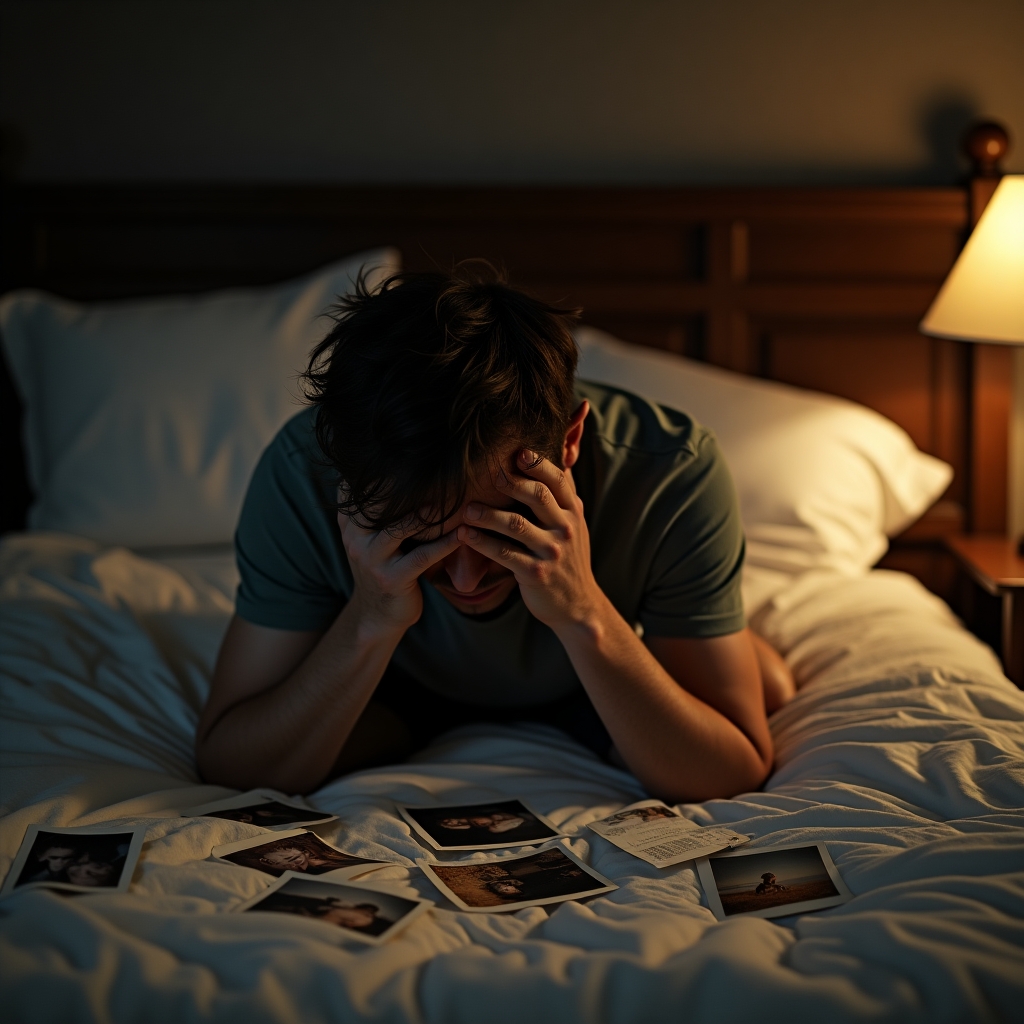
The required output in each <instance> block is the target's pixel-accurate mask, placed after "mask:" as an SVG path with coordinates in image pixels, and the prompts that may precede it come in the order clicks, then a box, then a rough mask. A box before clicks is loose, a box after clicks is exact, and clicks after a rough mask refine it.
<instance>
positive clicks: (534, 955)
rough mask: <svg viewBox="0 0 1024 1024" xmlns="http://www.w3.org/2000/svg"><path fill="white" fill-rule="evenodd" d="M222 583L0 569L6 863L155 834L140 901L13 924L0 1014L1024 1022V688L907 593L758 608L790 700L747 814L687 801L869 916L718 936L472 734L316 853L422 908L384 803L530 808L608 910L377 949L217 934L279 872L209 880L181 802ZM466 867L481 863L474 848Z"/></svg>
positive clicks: (385, 775) (487, 734)
mask: <svg viewBox="0 0 1024 1024" xmlns="http://www.w3.org/2000/svg"><path fill="white" fill-rule="evenodd" d="M231 584H232V576H231V571H230V567H229V562H227V561H226V560H225V559H224V558H219V559H217V558H214V559H210V558H206V559H202V558H198V559H193V560H188V559H185V560H177V561H175V562H173V563H165V564H158V563H156V562H152V561H146V560H144V559H141V558H138V557H136V556H134V555H131V554H129V553H128V552H126V551H123V550H102V549H100V548H98V547H96V546H95V545H92V544H91V543H89V542H86V541H81V540H76V539H74V538H68V537H61V536H56V535H37V536H29V537H20V538H12V539H8V540H7V541H6V542H5V543H4V544H3V546H2V547H0V595H2V605H0V612H2V628H0V670H2V673H3V675H2V690H0V701H2V704H0V713H2V721H3V735H2V750H3V762H2V765H0V767H2V779H3V785H2V803H3V814H4V817H3V818H2V820H0V872H4V873H5V872H6V870H7V868H8V867H9V866H10V863H11V861H12V859H13V857H14V854H15V852H16V850H17V848H18V845H19V844H20V842H21V839H22V837H23V835H24V831H25V828H26V826H27V825H28V824H30V823H46V824H51V825H75V824H87V823H96V822H106V821H109V822H118V823H121V822H140V821H141V822H144V823H145V824H147V825H148V828H149V831H148V841H147V844H146V846H145V848H144V852H143V857H142V860H141V862H140V865H139V868H138V869H137V873H136V876H135V879H134V884H133V887H132V890H131V892H129V893H126V894H120V895H117V894H115V895H103V894H95V895H91V894H90V895H88V896H83V897H74V898H68V897H63V896H59V895H56V894H54V893H49V892H43V891H38V890H37V891H28V892H26V891H23V892H20V893H15V894H14V895H12V896H11V897H8V898H7V899H6V900H4V901H3V902H2V903H0V971H2V977H0V998H2V1005H3V1007H4V1010H5V1017H6V1019H8V1020H12V1021H13V1020H26V1021H28V1020H31V1021H62V1022H63V1021H77V1020H82V1021H85V1020H89V1021H92V1020H97V1021H108V1020H109V1021H115V1022H121V1021H141V1020H146V1021H182V1022H184V1021H205V1020H217V1021H235V1020H238V1021H246V1022H263V1021H267V1022H286V1021H303V1022H318V1021H328V1020H330V1021H339V1020H344V1021H349V1020H364V1019H365V1020H381V1021H395V1022H409V1024H412V1022H417V1024H418V1022H438V1024H440V1022H445V1024H447V1022H457V1021H467V1022H477V1021H482V1020H487V1021H509V1022H513V1021H514V1022H516V1024H521V1022H522V1021H530V1020H537V1021H548V1020H551V1021H559V1022H574V1021H609V1022H620V1021H621V1022H625V1021H645V1022H646V1021H660V1020H670V1019H671V1020H682V1019H686V1020H694V1021H736V1020H741V1019H743V1018H744V1017H745V1016H749V1017H750V1018H751V1019H756V1020H757V1021H758V1022H761V1021H775V1020H779V1021H781V1020H786V1021H793V1020H810V1019H815V1020H819V1019H820V1020H826V1021H846V1020H851V1021H853V1020H857V1021H861V1020H872V1021H881V1020H899V1021H918V1020H921V1021H954V1020H1001V1019H1005V1020H1011V1019H1016V1020H1020V1019H1024V811H1022V808H1024V695H1022V694H1021V693H1020V692H1019V691H1018V690H1017V689H1016V688H1015V687H1013V686H1012V685H1011V684H1010V683H1009V682H1008V681H1007V680H1006V679H1005V678H1004V677H1003V676H1002V674H1001V673H1000V671H999V667H998V664H997V663H996V661H995V659H994V658H993V656H992V655H991V653H990V652H989V651H988V650H987V648H985V647H983V646H982V645H980V644H979V643H977V642H976V641H975V640H974V639H973V638H972V637H970V636H969V635H968V634H966V633H965V632H964V631H963V630H961V629H960V628H959V626H958V625H957V624H956V622H955V620H953V618H952V616H951V615H950V614H949V612H948V610H946V608H945V606H944V605H942V604H941V602H939V601H937V600H936V599H934V598H933V597H931V596H930V595H928V594H927V593H926V592H925V591H924V590H923V589H922V588H921V587H920V586H918V584H917V583H916V582H915V581H913V580H911V579H910V578H908V577H905V576H902V575H899V574H896V573H887V572H873V573H870V574H868V575H866V576H864V577H861V578H855V579H843V578H838V577H829V576H809V577H805V578H803V579H802V580H800V581H798V582H797V583H796V584H795V585H794V586H792V587H791V588H789V589H788V590H787V591H786V592H785V593H783V594H782V595H780V596H779V597H777V598H776V599H775V600H774V601H773V602H772V603H771V604H770V605H768V606H767V607H766V608H764V609H762V610H761V612H759V613H758V615H757V617H756V621H755V625H756V627H757V628H758V629H759V630H760V631H761V632H762V633H763V634H764V635H766V636H767V637H768V638H769V639H770V640H771V641H772V642H773V643H774V644H775V645H776V646H778V647H779V648H780V649H781V650H782V651H784V652H785V653H786V655H787V657H788V659H789V661H790V664H791V665H793V667H794V670H795V672H796V674H797V676H798V678H799V681H800V682H801V684H802V689H801V692H800V694H799V695H798V697H797V698H796V700H794V701H793V702H792V703H791V704H790V705H789V706H788V707H786V708H785V709H783V711H781V712H780V713H779V714H777V715H776V716H774V718H773V720H772V730H773V734H774V736H775V741H776V745H777V753H778V762H777V769H776V771H775V773H774V774H773V776H772V777H771V779H770V780H769V782H768V783H767V785H766V786H765V788H764V791H763V792H758V793H751V794H746V795H744V796H741V797H738V798H736V799H733V800H713V801H709V802H707V803H704V804H699V805H684V806H683V808H682V809H683V811H684V813H686V814H687V815H688V816H690V817H691V818H693V819H694V820H696V821H698V822H700V823H702V824H706V823H712V822H723V823H726V822H727V823H729V824H731V825H733V826H734V827H737V828H739V829H740V830H741V831H744V832H747V833H750V834H752V835H753V836H755V839H754V841H753V843H752V845H753V846H771V845H781V844H783V843H791V842H794V841H799V840H807V841H811V840H819V839H820V840H824V841H825V842H826V843H827V844H828V849H829V851H830V853H831V854H832V857H833V859H834V860H835V862H836V864H837V866H838V868H839V870H840V872H841V873H842V875H843V878H844V879H845V880H846V882H847V884H848V885H849V887H850V889H851V890H852V891H853V892H854V893H855V895H856V898H855V899H854V900H853V901H852V902H850V903H848V904H847V905H845V906H842V907H838V908H834V909H832V910H829V911H825V912H821V913H817V914H810V915H806V916H804V917H800V918H796V919H784V920H783V921H782V922H781V923H780V922H770V921H765V920H759V919H738V920H733V921H729V922H727V923H724V924H719V923H716V922H715V921H714V919H713V917H712V915H711V913H710V911H708V910H707V907H706V900H704V901H702V893H701V889H700V885H699V882H698V880H697V878H696V875H695V872H694V871H693V869H692V865H683V866H682V867H680V868H678V869H675V870H673V869H669V870H665V871H659V870H657V869H655V868H652V867H649V866H648V865H646V864H644V863H642V862H641V861H638V860H636V859H634V858H631V857H629V856H628V855H627V854H625V853H623V852H622V851H620V850H618V849H616V848H615V847H613V846H611V845H610V844H608V843H606V842H605V841H603V840H601V839H599V838H597V837H596V836H594V835H592V834H591V833H589V832H586V830H584V829H582V826H583V825H584V824H585V823H586V822H587V821H588V820H592V819H593V818H595V817H598V816H601V815H604V814H606V813H608V812H610V811H612V810H614V809H615V808H616V807H618V806H621V805H622V804H624V803H626V802H628V801H632V800H635V799H637V798H638V797H640V796H641V791H640V789H639V787H638V785H637V783H636V781H635V780H634V779H632V778H631V777H630V776H629V775H628V774H626V773H624V772H621V771H618V770H617V769H615V768H613V767H610V766H608V765H605V764H602V763H600V762H599V761H597V760H596V759H595V758H593V757H592V756H591V755H590V754H589V753H588V752H587V751H585V750H583V749H582V748H580V747H578V746H576V745H575V744H574V743H572V742H571V741H569V740H567V739H565V738H563V737H561V736H560V734H557V733H555V732H554V731H550V730H546V729H544V728H543V727H539V726H532V727H527V726H510V727H507V728H503V729H499V728H491V727H488V728H483V727H471V728H468V729H464V730H461V731H460V732H458V733H455V734H450V735H449V737H447V738H446V739H444V740H443V741H442V742H441V743H439V744H438V745H435V746H434V747H433V748H431V749H430V750H428V751H426V752H425V753H424V754H422V755H421V756H420V757H419V758H417V759H416V760H415V761H414V762H411V763H408V764H404V765H399V766H396V767H392V768H386V769H380V770H375V771H368V772H362V773H359V774H357V775H353V776H350V777H348V778H346V779H343V780H339V781H337V782H334V783H332V784H330V785H328V786H326V787H324V788H323V789H322V790H321V791H320V792H318V793H317V794H315V795H314V796H313V797H311V798H310V799H311V802H313V803H314V804H315V805H316V806H318V807H323V808H326V809H329V810H331V811H334V812H337V813H338V814H339V815H340V816H341V819H342V821H341V823H340V824H339V825H338V826H336V827H335V828H334V829H333V830H327V831H326V832H325V835H327V836H328V837H329V838H332V839H334V840H335V841H336V842H339V843H340V844H341V845H342V846H343V847H344V848H345V849H346V850H348V851H350V852H352V853H355V854H359V855H362V856H373V857H380V858H384V859H389V860H392V861H394V864H395V866H394V867H391V868H388V869H385V871H384V872H382V873H380V874H378V875H376V876H373V878H374V881H375V882H382V881H385V880H386V881H387V883H388V884H389V885H391V886H393V887H394V888H395V891H399V892H401V891H409V890H410V889H414V890H416V891H418V892H420V893H421V894H424V895H427V896H429V897H431V898H435V899H436V898H438V896H437V894H436V892H435V891H434V890H433V889H432V887H431V886H430V885H429V883H427V882H426V880H425V879H424V878H423V877H422V875H421V874H420V872H419V871H418V870H417V869H415V868H413V867H411V866H410V865H411V863H412V859H413V858H415V857H422V856H424V854H425V851H424V849H423V847H421V846H420V845H419V844H417V843H416V842H415V841H414V840H413V839H412V838H411V836H410V835H409V830H408V828H407V826H406V825H405V824H404V823H403V822H402V821H401V820H400V819H399V818H398V817H397V815H395V814H394V813H393V810H392V801H394V800H401V801H409V802H416V801H425V800H426V799H428V798H429V799H434V798H438V799H443V800H451V801H463V800H475V799H484V798H488V799H489V798H492V797H494V796H498V795H501V796H525V797H527V798H528V799H529V800H530V801H531V802H533V803H535V804H536V806H537V807H538V809H539V810H541V811H542V812H544V813H546V814H548V815H550V816H551V817H552V818H553V819H554V820H555V821H556V822H557V823H559V824H566V825H568V826H574V827H576V828H577V829H578V830H579V831H577V832H576V833H575V834H574V837H573V838H572V840H571V844H572V848H573V849H574V850H575V852H576V853H578V854H579V855H580V856H582V857H584V858H585V859H587V860H588V861H589V862H590V863H591V864H593V865H594V866H596V867H597V868H598V870H600V871H601V872H603V873H604V874H606V875H608V876H609V877H611V878H613V879H614V880H616V881H617V882H618V883H619V885H620V886H621V888H620V889H619V890H618V891H616V892H613V893H610V894H609V895H608V896H605V897H602V898H599V899H596V900H594V901H592V902H589V903H587V904H578V903H566V904H562V905H560V906H558V907H557V908H555V909H553V911H552V913H551V915H550V916H548V915H547V913H545V911H544V910H543V909H541V908H533V909H530V910H525V911H521V912H520V913H518V914H515V915H507V914H506V915H470V914H463V913H458V912H455V911H453V910H452V909H451V907H450V905H448V904H445V903H444V902H443V901H439V904H438V909H437V910H435V911H433V912H432V913H431V914H429V915H427V916H426V917H424V918H421V919H420V920H419V921H417V922H416V923H414V924H413V925H412V926H411V927H410V929H409V930H408V932H407V933H405V934H404V935H403V936H401V937H399V938H397V939H396V940H394V941H392V942H390V943H388V944H386V945H385V946H384V947H381V948H379V949H367V948H365V947H357V946H355V945H353V944H348V943H345V942H344V941H342V940H339V938H338V937H337V934H336V932H335V931H334V930H332V929H330V928H329V927H328V926H325V925H322V924H320V923H317V922H311V921H306V920H300V919H291V918H281V917H273V918H262V917H259V916H256V917H253V916H248V915H246V916H242V915H233V914H231V913H228V912H226V911H228V910H229V908H230V907H231V906H232V905H234V904H237V903H238V902H240V901H241V900H242V899H244V898H248V897H249V896H251V895H253V894H255V893H256V892H257V891H259V890H260V889H261V888H262V887H263V886H265V885H266V884H267V883H268V878H267V876H263V875H260V874H258V873H256V872H250V871H247V870H244V869H239V868H234V867H232V866H229V865H225V864H219V863H214V862H211V861H209V860H206V859H205V858H206V857H207V856H208V854H209V852H210V850H211V848H212V847H213V846H215V845H218V844H220V843H226V842H230V841H232V840H235V839H241V838H244V837H247V836H250V835H254V834H255V833H256V830H255V829H254V828H253V827H252V826H247V825H243V824H240V823H235V822H228V821H220V820H216V819H208V820H200V819H182V818H180V817H177V816H176V811H177V810H178V809H180V808H182V807H187V806H189V805H195V804H198V803H200V802H202V801H203V800H207V799H213V798H215V797H217V796H220V795H222V794H225V793H227V792H228V791H226V790H223V789H221V788H220V787H211V786H201V785H199V783H198V780H197V778H196V775H195V769H194V767H193V765H192V757H191V740H192V730H193V728H194V724H195V721H196V717H197V714H198V711H199V708H200V706H201V704H202V701H203V698H204V694H205V688H206V680H207V678H208V672H209V669H210V665H211V661H212V658H213V656H214V654H215V651H216V648H217V644H218V641H219V637H220V634H221V631H222V630H223V628H224V625H225V623H226V621H227V617H228V615H229V614H230V608H231V602H230V596H229V594H230V588H231ZM465 856H467V857H472V856H475V855H472V854H469V855H465Z"/></svg>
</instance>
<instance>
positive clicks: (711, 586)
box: [638, 433, 746, 638]
mask: <svg viewBox="0 0 1024 1024" xmlns="http://www.w3.org/2000/svg"><path fill="white" fill-rule="evenodd" d="M661 502H664V503H665V505H664V508H665V509H666V512H665V516H666V526H665V529H664V531H663V534H662V539H661V541H660V543H659V545H658V548H657V551H656V552H655V555H654V559H653V560H652V563H651V568H650V571H649V574H648V578H647V583H646V585H645V587H644V593H643V597H642V599H641V604H640V610H639V616H638V618H639V621H640V624H641V625H642V626H643V628H644V633H645V634H648V635H650V636H666V637H697V638H700V637H713V636H724V635H726V634H728V633H736V632H738V631H739V630H741V629H743V627H744V625H745V624H746V622H745V618H744V614H743V597H742V594H741V591H740V585H741V582H742V572H743V557H744V550H745V543H744V538H743V526H742V522H741V520H740V511H739V502H738V500H737V496H736V489H735V487H734V486H733V481H732V476H731V474H730V473H729V467H728V466H727V465H726V462H725V459H724V458H723V457H722V454H721V452H720V451H719V448H718V445H717V443H716V442H715V439H714V436H713V435H712V434H710V433H707V434H705V435H704V436H703V437H702V438H701V440H700V443H699V445H698V450H697V458H696V459H694V460H693V461H692V462H689V463H688V464H686V465H682V466H680V467H679V469H678V470H677V472H676V473H675V474H674V475H673V478H672V479H671V481H670V482H669V483H668V486H666V487H665V489H664V492H663V494H662V495H661V496H660V498H659V503H661Z"/></svg>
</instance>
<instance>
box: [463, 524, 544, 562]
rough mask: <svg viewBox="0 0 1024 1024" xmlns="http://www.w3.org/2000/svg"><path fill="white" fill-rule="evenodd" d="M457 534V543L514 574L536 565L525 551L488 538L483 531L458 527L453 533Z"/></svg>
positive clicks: (496, 539)
mask: <svg viewBox="0 0 1024 1024" xmlns="http://www.w3.org/2000/svg"><path fill="white" fill-rule="evenodd" d="M455 532H456V533H457V534H458V537H459V542H460V543H462V544H466V545H467V546H468V547H471V548H473V550H474V551H479V552H480V554H482V555H486V556H487V557H488V558H490V559H491V560H492V561H494V562H497V563H498V565H503V566H504V567H505V568H506V569H511V570H512V572H514V573H522V572H526V571H527V570H528V569H529V568H530V567H531V566H533V565H534V564H535V563H536V559H535V558H533V556H532V555H530V554H528V553H527V552H525V551H521V550H519V549H518V548H516V547H515V545H514V544H512V543H511V542H510V541H507V540H499V539H498V538H497V537H490V536H488V535H487V534H486V533H484V532H483V530H478V529H476V527H474V526H460V527H459V528H458V530H456V531H455Z"/></svg>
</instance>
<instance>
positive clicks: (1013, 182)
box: [921, 174, 1024, 345]
mask: <svg viewBox="0 0 1024 1024" xmlns="http://www.w3.org/2000/svg"><path fill="white" fill-rule="evenodd" d="M921 330H922V331H924V333H925V334H933V335H935V336H937V337H939V338H956V339H959V340H963V341H987V342H996V343H998V344H1002V345H1024V174H1008V175H1006V177H1004V178H1003V180H1002V181H1001V182H1000V183H999V187H998V188H997V189H996V190H995V193H994V194H993V196H992V199H991V200H990V202H989V204H988V206H986V207H985V212H984V213H983V214H982V215H981V220H979V221H978V224H977V226H976V227H975V229H974V231H973V232H972V234H971V237H970V238H969V239H967V244H966V245H965V246H964V248H963V252H961V253H960V256H959V258H958V259H957V261H956V263H954V264H953V269H952V270H951V271H950V272H949V276H948V277H947V278H946V281H945V283H944V284H943V286H942V288H941V290H940V291H939V294H938V295H936V296H935V301H934V302H933V303H932V304H931V308H930V309H929V310H928V312H927V313H926V314H925V317H924V319H923V320H922V321H921Z"/></svg>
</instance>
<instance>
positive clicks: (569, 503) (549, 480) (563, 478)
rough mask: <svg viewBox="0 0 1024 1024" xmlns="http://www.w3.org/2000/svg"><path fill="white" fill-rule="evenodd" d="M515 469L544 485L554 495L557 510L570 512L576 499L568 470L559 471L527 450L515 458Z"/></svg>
mask: <svg viewBox="0 0 1024 1024" xmlns="http://www.w3.org/2000/svg"><path fill="white" fill-rule="evenodd" d="M516 468H517V469H518V470H519V472H520V473H523V474H524V475H525V476H528V477H530V479H532V480H537V481H539V482H540V483H542V484H544V485H545V486H546V487H547V489H548V490H549V491H551V493H552V494H553V495H554V497H555V501H557V502H558V506H559V508H564V509H566V510H567V511H568V510H572V508H573V507H574V504H575V499H576V485H575V483H574V482H573V479H572V473H570V472H569V470H567V469H559V468H558V467H557V466H556V465H555V464H554V463H553V462H551V461H550V460H548V459H545V458H542V457H541V456H540V455H538V454H537V453H536V452H531V451H530V450H529V449H527V448H524V449H523V450H522V451H521V452H520V453H519V454H518V456H517V457H516Z"/></svg>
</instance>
